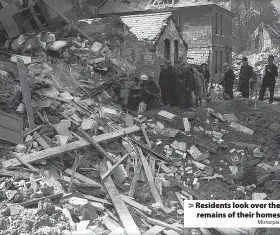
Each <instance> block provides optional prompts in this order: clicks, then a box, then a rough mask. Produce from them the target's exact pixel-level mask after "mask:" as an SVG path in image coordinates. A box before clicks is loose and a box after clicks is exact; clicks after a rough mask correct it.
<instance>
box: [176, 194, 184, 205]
mask: <svg viewBox="0 0 280 235" xmlns="http://www.w3.org/2000/svg"><path fill="white" fill-rule="evenodd" d="M175 195H176V197H177V199H178V201H179V202H180V205H181V207H182V208H183V209H184V200H183V199H182V198H181V194H180V193H179V192H175Z"/></svg>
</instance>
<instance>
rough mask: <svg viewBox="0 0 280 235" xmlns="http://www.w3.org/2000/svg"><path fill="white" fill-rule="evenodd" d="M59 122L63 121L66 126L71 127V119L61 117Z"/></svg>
mask: <svg viewBox="0 0 280 235" xmlns="http://www.w3.org/2000/svg"><path fill="white" fill-rule="evenodd" d="M60 122H61V123H63V124H64V125H65V126H66V127H67V128H70V127H71V121H70V120H69V119H62V120H61V121H60Z"/></svg>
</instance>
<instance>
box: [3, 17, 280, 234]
mask: <svg viewBox="0 0 280 235" xmlns="http://www.w3.org/2000/svg"><path fill="white" fill-rule="evenodd" d="M97 25H98V26H100V27H97ZM79 27H80V28H81V29H83V30H84V31H86V32H87V33H88V35H91V37H92V38H94V42H90V41H89V40H88V39H85V38H84V37H83V36H82V35H78V36H77V35H75V36H70V35H72V34H73V32H71V31H70V32H67V31H66V28H64V29H62V30H59V31H58V32H57V33H56V34H53V33H41V34H40V35H35V37H34V35H33V36H30V35H29V36H27V35H22V36H20V37H19V38H17V39H16V40H15V41H13V42H11V47H12V48H13V50H14V52H15V51H16V52H17V53H18V54H17V55H15V54H13V55H12V56H10V57H6V58H5V63H6V65H7V66H6V69H4V68H3V71H4V72H5V73H4V72H3V73H1V76H4V79H1V82H5V84H7V85H6V86H5V90H6V93H5V92H4V93H3V94H4V95H5V94H7V92H11V94H8V95H6V96H7V99H6V100H4V101H3V102H2V103H3V106H1V107H3V109H2V110H3V111H6V112H9V113H17V115H18V116H20V117H22V119H23V126H24V132H23V133H22V132H19V133H18V135H22V136H23V138H22V141H20V140H19V139H18V138H12V137H13V135H12V134H11V136H9V137H11V138H10V139H9V140H10V141H9V142H8V143H7V141H6V142H4V141H3V144H2V141H1V169H0V175H1V178H0V212H1V215H2V216H1V219H0V230H1V232H0V234H14V235H16V234H22V235H23V234H36V235H37V234H38V235H39V234H40V235H45V234H48V235H53V234H63V235H66V234H67V235H68V234H70V235H81V234H89V235H95V234H112V235H113V234H128V235H129V234H133V235H134V234H157V233H161V232H163V233H165V234H188V235H194V234H195V235H201V234H205V233H203V231H204V230H203V229H200V228H193V229H184V228H183V213H184V212H183V200H189V199H201V200H203V199H237V200H239V199H252V200H257V199H258V200H264V199H267V198H270V199H274V200H277V199H279V198H280V194H279V182H278V180H277V177H279V170H280V168H279V163H278V161H279V154H280V153H279V152H278V147H279V146H278V145H277V144H278V143H279V130H280V119H279V111H278V110H276V109H273V107H271V106H268V105H267V104H265V103H261V102H258V107H259V110H257V111H256V110H253V107H254V103H253V101H252V100H250V99H248V100H244V99H234V100H231V101H224V100H221V101H219V100H216V101H211V102H209V103H208V104H206V106H203V107H199V108H198V109H197V110H187V111H186V110H180V109H174V108H169V107H163V108H160V109H156V110H151V111H147V112H144V113H141V114H138V113H135V112H133V113H132V112H131V113H130V112H128V111H125V110H124V109H123V108H122V106H121V105H120V104H119V103H118V101H119V100H118V97H117V95H116V93H115V90H116V89H115V87H114V86H117V85H119V84H120V80H121V79H122V77H123V76H125V75H126V76H127V77H130V76H133V70H134V69H133V66H131V65H130V64H129V63H128V62H127V61H125V60H123V59H122V58H120V57H118V55H117V50H118V49H117V48H118V46H120V44H122V43H123V42H125V40H126V37H133V35H130V33H129V32H124V33H122V32H123V31H122V30H121V29H122V27H121V26H120V24H119V21H118V20H117V19H114V20H113V21H112V19H111V20H110V19H105V20H104V19H103V21H101V22H100V21H91V22H90V23H88V22H85V21H81V22H80V25H79ZM112 28H113V29H115V30H112ZM90 32H92V33H90ZM112 33H113V34H114V35H115V36H114V35H112ZM58 35H60V36H58ZM65 35H68V36H67V38H65ZM61 37H62V38H61ZM63 37H64V38H63ZM57 39H59V40H57ZM19 54H20V55H19ZM8 59H9V60H10V61H8ZM17 59H19V60H17ZM16 64H17V68H18V71H17V72H12V71H14V70H13V69H14V66H15V65H16ZM24 64H25V65H24ZM25 79H26V80H27V79H28V86H26V81H25ZM10 81H12V82H10ZM11 86H14V88H11ZM219 90H221V87H220V86H218V85H216V86H215V89H214V92H213V95H215V96H217V97H218V96H219ZM0 95H1V94H0ZM0 97H1V100H2V96H0ZM3 97H4V96H3ZM28 99H30V100H31V102H26V100H28ZM0 115H3V114H2V113H0ZM5 120H6V119H5ZM5 120H4V121H5ZM0 121H3V120H0ZM9 121H10V119H8V121H7V120H6V123H5V124H6V125H7V126H9V127H10V128H11V129H12V128H16V126H17V125H15V126H11V124H10V123H9ZM8 124H9V125H8ZM0 125H1V127H2V126H3V127H5V125H4V124H3V123H2V122H0ZM17 131H18V129H17ZM0 135H1V133H0ZM16 137H17V136H16ZM1 139H5V137H3V136H1ZM5 140H7V139H5ZM214 230H215V229H214ZM216 230H219V231H221V232H222V229H216ZM248 230H249V229H248ZM250 231H251V230H250ZM248 232H249V231H248ZM262 234H265V232H263V233H262Z"/></svg>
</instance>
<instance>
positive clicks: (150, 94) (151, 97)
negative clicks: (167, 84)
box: [141, 75, 160, 110]
mask: <svg viewBox="0 0 280 235" xmlns="http://www.w3.org/2000/svg"><path fill="white" fill-rule="evenodd" d="M141 79H142V80H143V89H142V96H141V97H142V102H144V103H145V104H146V105H147V108H146V109H147V110H151V109H156V108H157V103H158V102H157V100H158V95H159V92H160V90H159V88H158V86H157V84H156V82H155V81H154V78H153V77H151V76H149V77H147V76H146V75H142V76H141Z"/></svg>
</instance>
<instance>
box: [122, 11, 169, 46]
mask: <svg viewBox="0 0 280 235" xmlns="http://www.w3.org/2000/svg"><path fill="white" fill-rule="evenodd" d="M171 17H172V13H171V12H163V13H153V14H140V15H130V16H121V19H122V21H123V23H125V24H126V25H127V26H128V28H129V31H130V32H132V33H134V34H135V35H136V37H137V38H138V40H149V41H156V40H157V39H158V38H159V36H160V35H161V33H162V32H163V30H164V29H165V27H166V26H167V25H168V23H169V21H170V19H171Z"/></svg>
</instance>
